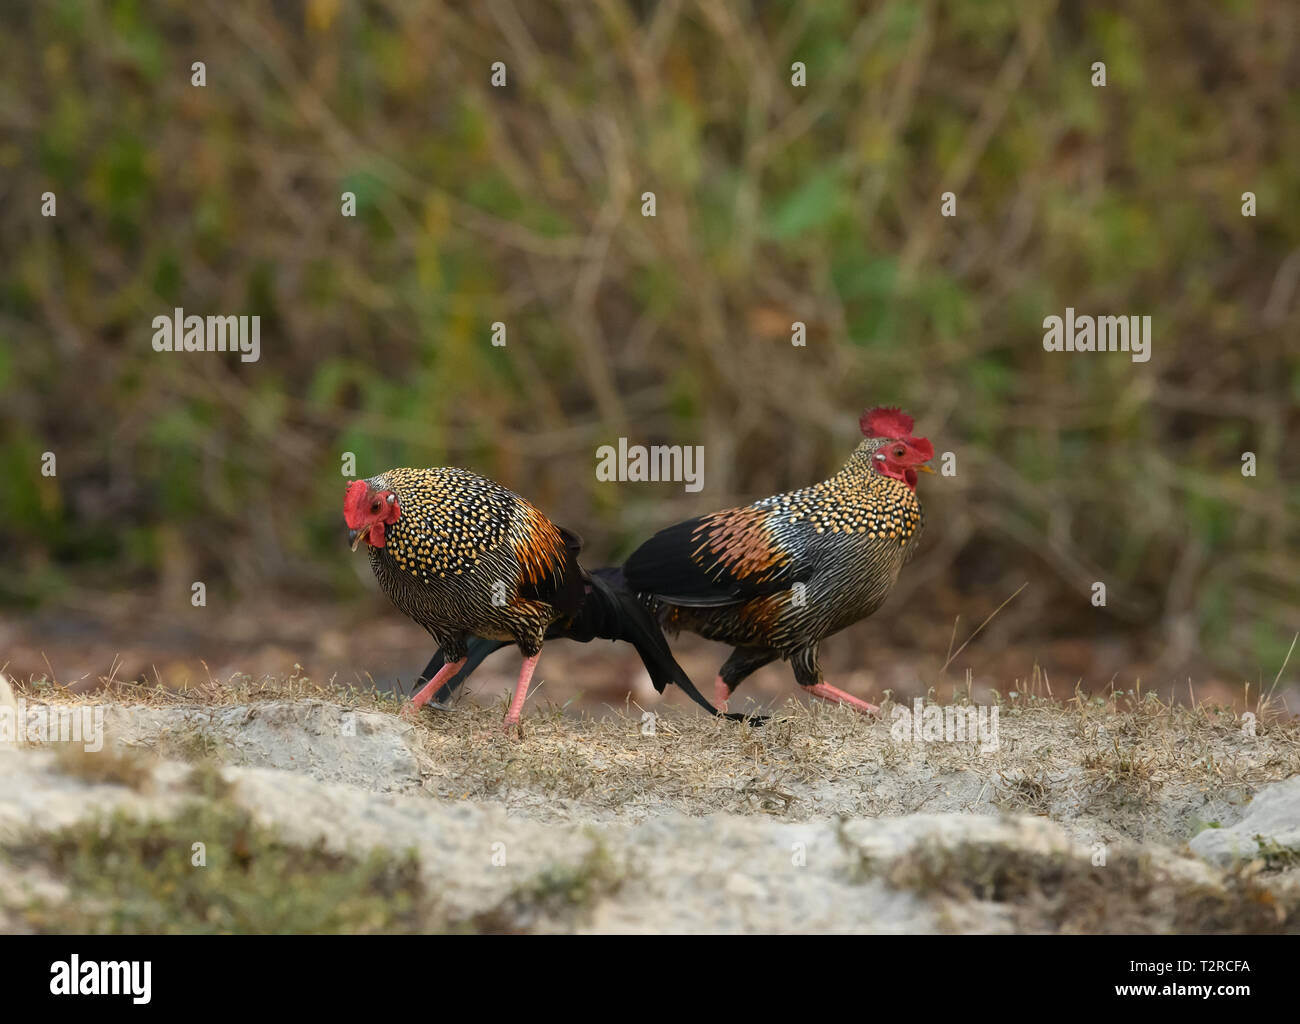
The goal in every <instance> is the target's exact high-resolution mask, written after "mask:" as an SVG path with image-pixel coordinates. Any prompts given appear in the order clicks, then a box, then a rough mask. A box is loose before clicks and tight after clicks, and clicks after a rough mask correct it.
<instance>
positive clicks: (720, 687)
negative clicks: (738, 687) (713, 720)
mask: <svg viewBox="0 0 1300 1024" xmlns="http://www.w3.org/2000/svg"><path fill="white" fill-rule="evenodd" d="M730 699H731V687H730V686H728V685H727V684H726V683H724V682H723V681H722V676H718V678H717V679H715V680H714V681H713V705H714V707H716V708H717V709H718V710H719V711H721V712H722V713H723V714H726V712H727V701H729V700H730Z"/></svg>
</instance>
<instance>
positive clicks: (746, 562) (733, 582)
mask: <svg viewBox="0 0 1300 1024" xmlns="http://www.w3.org/2000/svg"><path fill="white" fill-rule="evenodd" d="M779 522H780V518H779V517H778V516H777V515H775V514H774V513H773V511H772V510H771V509H769V508H764V507H762V506H761V505H749V506H746V507H745V508H733V509H727V510H726V511H724V512H714V513H712V514H710V515H707V516H700V517H698V518H695V519H688V520H686V521H685V522H681V523H678V524H676V525H675V526H670V527H668V528H667V529H665V530H660V531H659V532H658V533H656V534H655V535H654V536H653V537H651V538H650V539H649V540H648V541H646V542H645V543H644V544H642V545H641V546H640V547H639V548H637V549H636V550H635V551H634V552H632V556H631V557H630V558H629V559H628V560H627V563H626V564H625V565H624V566H623V573H624V575H625V577H626V578H627V581H628V584H629V585H630V586H631V587H632V589H633V590H636V591H638V592H639V593H643V594H654V595H656V596H657V597H660V598H662V599H664V600H665V601H668V602H670V603H672V604H677V605H682V606H685V607H695V608H712V607H721V606H723V605H730V604H740V603H743V602H745V601H750V600H753V599H754V598H757V597H763V596H766V595H768V594H774V593H777V592H779V591H783V590H789V589H790V587H791V586H793V585H794V584H795V583H796V582H798V581H799V580H800V579H805V578H806V574H801V573H800V566H799V565H798V564H797V559H796V558H795V557H794V556H793V555H792V553H791V546H790V544H789V537H788V525H789V524H788V523H787V524H786V529H784V530H782V529H781V528H780V527H779V526H778V523H779ZM778 531H780V532H781V533H785V534H787V535H786V536H784V537H783V536H779V535H778Z"/></svg>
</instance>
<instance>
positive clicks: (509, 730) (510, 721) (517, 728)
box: [501, 714, 524, 740]
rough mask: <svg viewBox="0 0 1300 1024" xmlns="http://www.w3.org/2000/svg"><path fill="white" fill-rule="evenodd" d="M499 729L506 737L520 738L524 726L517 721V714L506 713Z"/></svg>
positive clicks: (521, 737) (522, 734)
mask: <svg viewBox="0 0 1300 1024" xmlns="http://www.w3.org/2000/svg"><path fill="white" fill-rule="evenodd" d="M501 731H502V732H503V733H505V734H506V737H507V738H508V739H512V740H522V739H523V738H524V727H523V725H522V724H521V723H520V721H519V716H518V715H515V714H507V715H506V720H505V722H504V723H503V724H502V726H501Z"/></svg>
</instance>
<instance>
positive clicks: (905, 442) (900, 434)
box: [858, 407, 934, 491]
mask: <svg viewBox="0 0 1300 1024" xmlns="http://www.w3.org/2000/svg"><path fill="white" fill-rule="evenodd" d="M858 425H859V426H860V427H861V428H862V433H863V434H864V435H865V436H866V437H867V438H868V439H869V441H866V442H863V443H864V444H869V443H874V449H875V450H874V451H872V453H871V464H872V465H873V466H875V467H876V472H877V473H879V474H880V475H881V476H887V477H891V478H892V479H894V480H901V481H902V482H903V483H905V484H907V486H908V487H909V488H910V489H911V490H913V491H915V490H916V480H917V473H918V472H921V473H933V472H934V470H933V469H931V468H930V467H929V466H927V465H925V463H927V462H929V461H930V460H931V459H933V458H934V445H932V444H931V443H930V442H929V440H928V439H927V438H924V437H913V436H912V427H913V425H914V424H913V421H912V417H911V416H908V415H907V413H905V412H900V411H899V410H898V409H886V408H883V407H877V408H875V409H869V410H868V411H866V412H864V413H863V414H862V418H861V419H860V420H858Z"/></svg>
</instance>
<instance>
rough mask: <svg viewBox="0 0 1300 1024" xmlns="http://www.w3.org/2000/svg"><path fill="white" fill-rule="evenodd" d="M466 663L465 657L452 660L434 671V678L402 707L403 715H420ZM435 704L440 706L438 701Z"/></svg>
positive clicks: (406, 716) (410, 716) (404, 716)
mask: <svg viewBox="0 0 1300 1024" xmlns="http://www.w3.org/2000/svg"><path fill="white" fill-rule="evenodd" d="M464 664H465V659H464V658H460V659H459V660H457V661H453V662H450V663H449V664H446V665H443V666H442V668H440V669H438V671H437V672H435V673H434V676H433V678H432V679H430V680H429V681H428V682H427V683H425V684H424V686H422V687H421V688H420V689H419V690H418V691H417V692H416V694H415V695H414V696H413V697H412V698H411V701H410V703H409V704H407V705H406V707H404V708H402V717H403V718H414V717H415V716H416V715H418V714H419V713H420V708H422V707H424V705H426V704H428V703H429V701H431V700H433V695H434V694H435V693H437V692H438V690H439V689H440V688H441V687H442V684H443V683H445V682H446V681H447V680H448V679H450V678H451V677H452V676H454V675H455V674H456V673H457V672H459V671H460V668H461V666H462V665H464ZM434 706H435V707H437V706H438V704H437V702H436V701H435V702H434Z"/></svg>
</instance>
